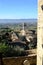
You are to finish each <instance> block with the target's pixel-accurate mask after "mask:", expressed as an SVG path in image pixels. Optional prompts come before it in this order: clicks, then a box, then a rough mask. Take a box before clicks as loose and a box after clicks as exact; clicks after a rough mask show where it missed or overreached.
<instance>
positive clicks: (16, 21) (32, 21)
mask: <svg viewBox="0 0 43 65" xmlns="http://www.w3.org/2000/svg"><path fill="white" fill-rule="evenodd" d="M23 22H27V23H32V24H33V23H35V22H37V19H0V24H1V23H7V24H8V23H23Z"/></svg>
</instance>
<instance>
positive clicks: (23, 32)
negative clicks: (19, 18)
mask: <svg viewBox="0 0 43 65" xmlns="http://www.w3.org/2000/svg"><path fill="white" fill-rule="evenodd" d="M21 35H22V36H25V30H24V23H22V30H21Z"/></svg>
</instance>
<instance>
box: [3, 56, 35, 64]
mask: <svg viewBox="0 0 43 65" xmlns="http://www.w3.org/2000/svg"><path fill="white" fill-rule="evenodd" d="M26 60H28V61H29V64H30V65H36V56H23V57H13V58H12V57H10V58H4V59H3V63H4V65H24V61H26ZM26 65H28V64H26Z"/></svg>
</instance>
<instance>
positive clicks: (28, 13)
mask: <svg viewBox="0 0 43 65" xmlns="http://www.w3.org/2000/svg"><path fill="white" fill-rule="evenodd" d="M24 18H26V19H27V18H37V0H0V19H24Z"/></svg>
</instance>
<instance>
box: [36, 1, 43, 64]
mask: <svg viewBox="0 0 43 65" xmlns="http://www.w3.org/2000/svg"><path fill="white" fill-rule="evenodd" d="M37 32H38V33H37V65H42V55H43V53H42V52H43V51H42V50H43V48H42V47H43V0H38V24H37Z"/></svg>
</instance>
